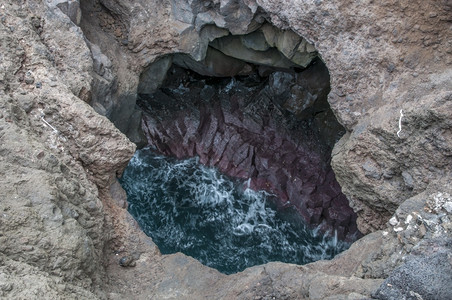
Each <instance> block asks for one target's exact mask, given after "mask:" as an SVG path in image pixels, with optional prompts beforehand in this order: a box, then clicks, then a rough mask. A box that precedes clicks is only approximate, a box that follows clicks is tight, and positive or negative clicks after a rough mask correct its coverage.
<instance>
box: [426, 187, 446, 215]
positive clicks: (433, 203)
mask: <svg viewBox="0 0 452 300" xmlns="http://www.w3.org/2000/svg"><path fill="white" fill-rule="evenodd" d="M427 209H428V210H429V211H431V212H434V213H439V212H441V210H443V209H444V210H445V211H446V212H447V213H449V214H450V213H452V196H451V195H450V194H449V193H441V192H438V193H436V194H432V195H430V199H429V200H428V201H427Z"/></svg>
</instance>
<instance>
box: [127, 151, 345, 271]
mask: <svg viewBox="0 0 452 300" xmlns="http://www.w3.org/2000/svg"><path fill="white" fill-rule="evenodd" d="M121 184H122V186H123V187H124V189H125V190H126V192H127V196H128V202H129V212H130V213H131V214H132V215H133V216H134V217H135V219H136V220H137V221H138V223H139V224H140V226H141V228H142V229H143V231H144V232H145V233H146V234H147V235H148V236H150V237H152V239H153V241H154V242H155V243H156V244H157V245H158V247H159V249H160V251H161V252H162V253H163V254H170V253H175V252H182V253H184V254H186V255H189V256H192V257H194V258H196V259H198V260H199V261H200V262H201V263H203V264H205V265H207V266H210V267H212V268H216V269H217V270H219V271H220V272H222V273H226V274H231V273H236V272H239V271H242V270H244V269H245V268H247V267H251V266H254V265H259V264H264V263H267V262H270V261H282V262H288V263H295V264H306V263H309V262H313V261H316V260H320V259H330V258H332V257H333V256H334V255H336V254H337V253H339V252H341V251H342V250H344V249H346V248H347V247H348V245H347V244H345V243H343V242H340V241H337V239H336V238H334V237H326V236H323V235H320V234H317V232H316V230H310V229H308V228H307V227H306V226H305V225H304V224H303V223H302V222H301V221H300V219H299V218H298V217H295V216H294V213H291V212H289V211H285V212H284V213H282V212H277V211H276V210H274V209H273V208H272V205H271V203H272V202H271V197H272V196H271V195H269V194H267V193H265V192H262V191H260V192H256V191H253V190H251V189H249V188H247V183H246V182H240V181H238V180H235V179H232V178H229V177H227V176H225V175H223V174H221V173H220V172H219V171H218V170H217V169H215V168H210V167H206V166H203V165H201V164H199V163H198V159H197V158H191V159H187V160H177V159H174V158H168V157H164V156H160V155H156V154H154V153H153V152H152V151H150V150H149V149H142V150H139V151H137V152H136V154H135V155H134V157H133V158H132V160H131V161H130V163H129V165H128V167H127V168H126V170H125V172H124V175H123V177H122V179H121Z"/></svg>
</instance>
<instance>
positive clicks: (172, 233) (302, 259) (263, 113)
mask: <svg viewBox="0 0 452 300" xmlns="http://www.w3.org/2000/svg"><path fill="white" fill-rule="evenodd" d="M263 27H264V28H265V26H263ZM261 28H262V27H261ZM266 30H267V31H264V30H262V29H261V31H259V30H258V31H255V32H252V33H250V34H247V35H243V36H233V35H227V36H224V37H220V38H217V39H213V40H212V41H211V42H210V43H209V44H208V47H207V49H206V51H205V55H204V58H202V59H201V60H199V59H194V58H193V57H191V56H189V55H186V54H172V55H167V56H164V57H161V58H160V59H158V60H156V61H155V62H154V63H153V64H151V65H150V66H149V67H148V68H147V69H146V70H145V71H144V72H143V73H142V75H141V79H140V84H139V87H138V93H139V96H138V100H137V105H138V106H139V108H140V109H141V111H142V129H143V132H144V134H145V136H146V139H147V145H146V147H144V148H143V149H140V150H138V151H137V152H136V154H135V156H134V157H133V159H132V160H131V162H130V163H129V165H128V167H127V168H126V170H125V172H124V174H123V177H122V178H121V180H120V182H121V184H122V186H123V188H124V189H125V190H126V192H127V195H128V202H129V206H128V209H129V212H130V213H131V214H132V215H133V216H134V217H135V219H136V220H137V221H138V223H139V224H140V226H141V228H142V229H143V231H144V232H145V233H146V234H147V235H149V236H151V237H152V238H153V240H154V242H155V243H156V244H157V246H158V247H159V249H160V251H161V252H162V253H163V254H169V253H175V252H182V253H185V254H187V255H190V256H192V257H194V258H196V259H198V260H199V261H200V262H201V263H203V264H205V265H208V266H210V267H213V268H216V269H218V270H219V271H220V272H223V273H226V274H230V273H236V272H239V271H242V270H244V269H245V268H247V267H251V266H254V265H258V264H263V263H266V262H270V261H282V262H288V263H296V264H306V263H309V262H313V261H316V260H320V259H330V258H332V257H334V256H335V255H336V254H337V253H339V252H341V251H343V250H345V249H346V248H348V246H349V245H350V243H351V242H352V241H354V240H355V239H356V238H358V237H359V236H360V233H359V231H358V230H357V227H356V215H355V213H354V212H353V210H352V209H351V208H350V207H349V204H348V200H347V198H346V197H345V195H343V194H342V192H341V188H340V185H339V184H338V182H337V181H336V179H335V175H334V172H333V170H332V168H331V166H330V160H331V151H332V148H333V146H334V144H335V143H336V142H337V141H338V140H339V138H340V137H341V136H342V135H343V134H344V133H345V131H344V129H343V127H342V126H341V125H340V124H339V122H338V121H337V120H336V118H335V116H334V113H333V112H332V110H331V108H330V106H329V104H328V101H327V97H328V93H329V90H330V79H329V73H328V69H327V67H326V66H325V64H324V63H323V61H322V60H321V58H320V57H319V55H318V53H317V52H316V51H315V49H314V48H313V47H312V46H311V45H310V44H309V43H307V42H306V41H305V40H304V39H302V38H300V37H298V40H297V41H296V43H288V42H280V43H279V44H278V42H275V41H274V40H273V42H272V41H270V40H269V37H268V35H269V34H268V31H269V29H266ZM278 32H279V33H281V31H278ZM278 32H277V33H278ZM291 36H293V34H292V35H291ZM273 39H277V37H274V38H273ZM288 44H291V45H292V48H293V49H291V47H287V45H288ZM278 45H279V46H278ZM281 45H285V46H286V47H283V46H281ZM288 53H289V54H288Z"/></svg>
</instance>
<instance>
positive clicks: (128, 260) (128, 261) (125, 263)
mask: <svg viewBox="0 0 452 300" xmlns="http://www.w3.org/2000/svg"><path fill="white" fill-rule="evenodd" d="M119 265H120V266H121V267H135V266H136V262H135V260H134V259H133V257H132V256H131V255H126V256H123V257H121V259H120V260H119Z"/></svg>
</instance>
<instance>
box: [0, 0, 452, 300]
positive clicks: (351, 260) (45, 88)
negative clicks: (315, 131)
mask: <svg viewBox="0 0 452 300" xmlns="http://www.w3.org/2000/svg"><path fill="white" fill-rule="evenodd" d="M79 8H80V10H81V12H82V14H81V16H82V17H81V20H80V11H79ZM451 9H452V5H451V3H450V1H446V0H441V1H408V0H402V1H370V0H369V1H359V2H358V1H351V0H350V1H348V0H346V1H343V0H341V1H317V0H316V1H309V0H308V1H295V0H288V1H282V0H281V1H278V0H257V1H252V0H246V1H210V2H207V1H202V2H198V1H183V2H182V1H181V2H176V1H153V0H149V1H108V0H102V1H99V2H98V1H87V0H82V1H80V2H78V1H35V0H28V1H8V0H3V1H1V3H0V31H1V34H0V48H1V52H0V53H1V60H0V107H1V110H0V152H1V154H2V155H1V158H0V173H1V174H2V181H1V183H0V185H1V186H0V191H1V196H2V197H1V200H0V261H1V264H0V297H2V298H6V299H9V298H12V299H15V298H16V299H17V298H27V299H33V298H37V299H42V298H55V299H58V298H60V299H71V298H79V299H96V298H99V299H105V298H109V299H125V298H136V299H148V298H149V297H154V298H155V299H162V298H172V299H193V298H195V299H202V298H209V299H210V298H219V299H252V298H262V299H265V298H267V299H270V298H273V297H274V298H278V299H303V298H305V299H306V298H311V299H362V298H366V297H370V296H371V295H372V294H373V295H374V296H375V297H379V298H381V299H390V297H392V296H393V297H400V296H403V297H406V298H409V297H416V298H419V297H422V298H424V299H428V297H432V298H433V299H435V295H436V299H438V298H439V297H440V296H441V297H442V296H445V297H447V294H441V293H442V291H444V290H447V288H448V287H439V288H437V290H436V291H435V292H436V294H435V293H432V292H431V290H430V289H427V288H425V286H424V285H419V284H417V283H418V282H419V280H422V278H423V276H422V274H419V276H410V275H409V274H407V271H409V272H411V270H413V268H415V269H416V271H419V272H424V271H425V272H426V273H425V274H429V278H427V280H430V281H426V282H431V278H430V275H431V276H432V277H435V276H443V274H446V275H447V274H450V268H451V264H450V238H451V233H450V232H451V222H450V220H451V209H450V207H451V205H452V204H451V203H452V198H451V196H450V195H452V190H451V174H450V171H451V170H450V166H451V165H452V164H451V161H450V160H451V152H450V149H451V138H450V136H451V123H450V120H451V119H452V118H451V115H450V114H451V111H452V110H451V107H450V106H451V102H452V101H451V84H450V83H451V82H452V80H451V77H452V73H451V61H452V53H451V49H452V47H451V41H452V37H451V31H450V22H451ZM79 20H80V23H79ZM264 23H269V24H273V25H275V26H276V27H278V28H280V29H282V30H287V29H290V30H291V31H293V32H295V33H296V34H299V35H300V36H302V37H304V38H305V39H306V40H307V41H309V42H311V43H313V44H314V45H315V48H316V49H317V50H318V52H319V53H320V55H321V57H322V59H323V60H324V61H325V63H326V65H327V67H328V69H329V71H330V75H331V93H330V94H329V96H328V99H329V103H330V105H331V107H332V109H333V111H334V112H335V114H336V116H337V117H338V119H339V121H340V122H341V124H342V125H344V127H345V128H346V130H347V131H348V133H347V134H346V135H345V136H344V137H343V138H342V140H341V142H340V143H339V144H337V145H336V147H335V149H334V151H333V164H332V165H333V169H334V171H335V173H336V175H337V179H338V181H339V183H340V184H341V187H342V189H343V191H344V193H345V195H346V196H347V197H348V199H349V200H350V203H351V205H352V207H353V208H354V209H355V211H356V212H357V213H358V225H359V228H360V230H362V231H363V232H371V231H374V232H373V233H370V234H369V235H367V236H365V237H363V238H362V239H360V240H359V241H357V242H356V243H354V245H352V247H351V248H350V249H349V250H348V251H346V252H344V253H343V254H342V255H340V256H338V257H337V258H335V259H333V260H332V261H321V262H316V263H313V264H309V265H307V266H293V265H285V264H280V263H270V264H266V265H264V266H257V267H254V268H251V269H248V270H245V271H244V272H242V273H240V274H235V275H231V276H225V275H222V274H219V273H218V272H216V271H214V270H211V269H208V268H206V267H203V266H202V265H200V264H199V263H198V262H196V261H195V260H193V259H191V258H189V257H186V256H184V255H181V254H175V255H169V256H162V255H160V254H159V253H158V249H157V248H156V247H155V246H154V245H153V243H152V241H151V240H150V239H148V238H147V237H145V236H143V234H142V233H141V232H140V231H139V229H138V228H137V226H136V224H135V223H134V221H133V219H132V218H131V217H130V215H128V214H127V211H126V210H125V206H126V202H125V198H124V194H123V193H122V191H121V189H120V188H119V187H118V186H117V183H115V181H114V177H115V176H116V175H118V174H120V173H121V170H122V169H123V168H124V166H125V165H126V164H127V160H128V159H129V158H130V157H131V155H132V153H133V151H134V146H133V144H131V143H130V142H129V141H128V140H127V139H126V138H125V136H124V135H122V134H121V133H120V132H119V131H118V130H117V129H115V128H114V126H113V125H112V124H111V123H110V122H109V121H108V120H107V119H106V118H104V117H101V116H99V114H97V113H96V112H95V111H94V110H93V108H91V107H90V106H89V105H87V103H86V102H90V104H92V105H93V107H94V108H95V110H96V111H97V112H99V113H101V114H103V115H107V116H108V117H109V118H110V119H111V120H112V121H114V123H115V125H116V126H117V127H118V128H120V129H121V130H122V131H123V132H126V133H127V134H128V136H129V137H130V138H133V139H134V140H135V141H140V140H141V139H142V138H143V137H142V136H141V137H140V133H139V132H138V131H137V130H136V128H138V127H139V125H140V119H141V117H140V111H139V110H137V109H136V107H135V104H136V103H135V102H136V92H137V87H138V83H139V81H140V75H141V74H142V73H143V71H144V69H145V68H147V67H149V66H150V65H151V63H152V62H154V61H155V60H156V59H157V58H160V57H161V56H164V55H167V54H172V53H176V52H178V53H185V54H187V55H190V56H191V57H193V58H194V60H195V61H196V59H198V60H199V56H197V55H199V53H203V51H204V50H203V49H206V47H207V46H208V43H209V41H210V40H213V39H214V38H218V37H222V36H225V30H226V31H229V32H231V33H233V34H248V33H250V32H251V31H255V30H257V29H258V28H259V26H260V24H264ZM78 25H80V26H81V27H78ZM80 28H82V29H83V31H82V30H81V29H80ZM206 36H207V37H208V38H207V39H206ZM209 39H210V40H209ZM193 46H195V47H193ZM261 46H262V45H261ZM253 47H254V46H253ZM256 47H257V46H256ZM197 57H198V58H197ZM289 59H290V58H289ZM401 109H402V110H403V115H404V117H403V118H402V120H401V127H402V128H401V129H402V130H401V131H399V130H400V128H399V120H400V110H401ZM398 132H399V134H397V133H398ZM115 185H116V186H115ZM388 220H389V223H387V221H388ZM379 229H380V230H379ZM123 257H127V258H128V259H130V257H131V259H132V260H134V262H135V267H127V268H124V267H121V266H120V265H119V261H120V259H121V258H123ZM446 259H447V260H446ZM130 264H131V265H132V264H133V263H132V262H131V263H130ZM427 264H437V265H438V267H440V270H441V274H438V272H436V269H434V270H435V271H433V272H432V273H430V272H431V269H430V268H427V267H426V265H427ZM417 266H421V267H422V268H418V267H417ZM397 267H400V268H399V269H397V270H396V271H394V270H395V269H396V268H397ZM400 278H402V279H403V280H404V281H403V282H404V283H406V284H403V285H401V284H399V283H398V281H400ZM386 279H387V282H385V283H384V284H383V286H380V285H381V284H382V283H383V281H384V280H386ZM409 281H412V282H411V283H410V282H409ZM394 282H396V284H393V283H394ZM436 282H441V278H439V280H436V281H435V283H436ZM388 283H389V284H390V285H391V286H389V285H388ZM438 289H439V291H438ZM413 295H414V296H413ZM432 295H433V296H432Z"/></svg>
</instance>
